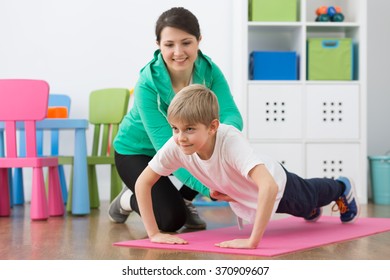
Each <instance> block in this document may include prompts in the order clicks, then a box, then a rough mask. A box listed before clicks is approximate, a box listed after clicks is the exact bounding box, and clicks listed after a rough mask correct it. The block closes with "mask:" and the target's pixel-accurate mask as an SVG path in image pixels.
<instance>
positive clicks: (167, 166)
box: [135, 85, 359, 248]
mask: <svg viewBox="0 0 390 280" xmlns="http://www.w3.org/2000/svg"><path fill="white" fill-rule="evenodd" d="M218 115H219V106H218V102H217V99H216V97H215V95H214V93H213V92H212V91H211V90H209V89H207V88H206V87H204V86H202V85H190V86H188V87H186V88H184V89H183V90H181V91H180V92H178V93H177V94H176V96H175V97H174V99H173V100H172V103H171V104H170V106H169V108H168V121H169V123H170V124H171V126H172V130H173V137H172V138H171V139H170V140H169V141H168V142H167V143H166V144H165V145H164V146H163V147H162V148H161V149H160V150H159V151H158V153H157V154H156V155H155V156H154V158H153V159H152V160H151V161H150V162H149V165H148V166H147V167H146V168H145V170H144V171H143V172H142V173H141V175H140V176H139V178H138V180H137V182H136V184H135V194H136V197H137V200H138V204H139V210H140V213H141V217H142V219H143V222H144V225H145V228H146V231H147V234H148V236H149V238H150V240H151V241H152V242H158V243H170V244H185V243H187V242H186V241H185V240H183V239H182V238H180V237H178V236H175V235H170V234H165V233H161V232H160V231H159V229H158V227H157V224H156V220H155V216H154V213H153V206H152V199H151V189H152V186H153V185H154V183H155V182H156V181H157V180H158V179H159V178H160V176H167V175H169V174H171V173H172V172H173V171H175V170H176V169H178V168H180V167H184V168H186V169H187V170H188V171H189V172H190V173H191V174H192V175H194V176H195V177H196V178H198V179H199V181H201V182H202V183H203V184H204V185H206V186H208V187H209V188H210V195H211V196H212V197H213V198H216V199H222V200H226V201H229V203H230V206H231V208H232V210H233V211H234V212H235V213H236V215H237V216H238V217H240V218H242V219H244V220H246V221H248V222H250V223H253V229H252V232H251V235H250V236H249V237H248V238H247V239H235V240H229V241H224V242H221V243H219V244H216V245H217V246H220V247H229V248H256V247H257V246H258V244H259V242H260V240H261V238H262V236H263V234H264V231H265V229H266V227H267V224H268V222H269V220H270V219H271V216H272V215H273V214H274V213H275V212H277V213H287V214H291V215H294V216H298V217H303V218H304V219H305V220H307V221H309V222H315V221H317V220H318V219H319V218H320V216H321V213H322V209H321V207H322V206H325V205H328V204H329V203H331V202H332V201H336V204H337V205H338V207H339V209H340V219H341V222H343V223H351V222H354V221H355V220H356V219H357V218H358V216H359V205H358V203H357V199H356V196H355V190H354V186H353V183H352V181H351V180H349V179H348V178H345V177H340V178H339V179H337V180H333V179H327V178H314V179H302V178H300V177H299V176H297V175H295V174H293V173H290V172H288V171H287V170H286V169H285V168H284V167H283V166H282V165H281V164H280V163H278V162H277V161H275V160H272V159H270V158H268V157H265V156H257V155H256V154H255V153H254V151H253V150H252V148H251V146H250V145H249V143H248V142H247V140H246V139H245V138H244V137H243V136H242V135H241V134H240V132H239V131H238V130H237V129H235V128H234V127H232V126H228V125H224V124H220V123H219V120H218Z"/></svg>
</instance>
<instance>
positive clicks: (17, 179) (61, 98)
mask: <svg viewBox="0 0 390 280" xmlns="http://www.w3.org/2000/svg"><path fill="white" fill-rule="evenodd" d="M70 105H71V99H70V97H69V96H68V95H65V94H50V95H49V105H48V106H49V107H58V106H60V107H66V109H67V111H68V114H67V115H68V116H69V113H70ZM24 135H25V134H24V133H22V132H20V133H19V141H20V145H19V154H20V155H21V156H25V154H26V150H25V147H26V145H25V142H26V141H25V138H24ZM43 136H44V134H43V131H42V130H37V132H36V137H37V152H38V156H42V155H43V139H44V137H43ZM50 136H51V153H50V154H51V156H58V155H59V131H58V129H52V130H51V135H50ZM0 141H1V139H0ZM0 145H1V142H0ZM0 156H1V153H0ZM62 163H63V162H62ZM58 172H59V176H60V182H61V191H62V197H63V199H64V203H66V202H67V198H68V192H67V184H66V178H65V171H64V166H63V165H62V164H61V165H59V166H58ZM11 190H12V191H11V193H12V202H13V203H12V204H13V205H22V204H24V191H23V171H22V168H15V170H14V174H13V177H12V184H11Z"/></svg>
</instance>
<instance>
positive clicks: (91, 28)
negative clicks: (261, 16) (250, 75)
mask: <svg viewBox="0 0 390 280" xmlns="http://www.w3.org/2000/svg"><path fill="white" fill-rule="evenodd" d="M231 1H232V0H229V1H227V0H212V1H209V0H197V1H193V0H176V1H174V0H154V1H152V0H142V1H131V0H62V1H60V0H34V1H31V0H0V78H37V79H45V80H47V81H48V82H49V84H50V87H51V92H53V93H65V94H68V95H70V96H71V98H72V107H71V117H73V118H88V97H89V93H90V92H91V91H92V90H94V89H99V88H105V87H127V88H131V87H133V85H134V84H135V82H136V81H137V78H138V72H139V70H140V69H141V67H143V66H144V65H145V64H146V63H147V62H148V61H149V60H150V59H151V58H152V55H153V52H154V50H155V49H156V48H157V46H156V43H155V35H154V28H155V22H156V20H157V18H158V16H159V15H160V14H161V13H162V12H163V11H165V10H167V9H169V8H171V7H174V6H183V7H186V8H188V9H189V10H191V11H192V12H193V13H194V14H195V15H196V16H197V17H198V20H199V23H200V27H201V32H202V36H203V40H202V42H201V49H202V51H203V52H204V53H206V54H207V55H209V56H210V57H212V59H213V60H214V61H215V62H216V63H217V64H218V65H219V66H220V67H221V69H222V71H223V72H224V73H225V75H226V77H227V79H228V80H229V82H230V78H231V66H232V65H231V59H230V57H231V52H232V51H231V45H232V44H231V36H230V31H231V29H232V23H231V14H232V7H231V6H232V2H231ZM0 102H1V101H0ZM63 134H64V137H65V138H68V140H67V141H65V142H67V143H70V145H69V146H70V147H61V149H62V152H63V153H68V152H71V151H72V145H73V144H72V143H73V136H72V134H71V133H67V132H65V133H63ZM87 137H88V149H89V150H90V148H91V144H90V141H91V138H92V129H90V130H89V131H88V135H87ZM107 170H108V167H104V166H101V167H99V173H98V174H99V182H101V183H100V186H99V191H100V196H101V199H108V195H109V173H108V171H107ZM67 172H69V170H67ZM25 173H26V175H25V179H26V180H28V178H29V172H28V171H27V172H25ZM26 185H27V183H26ZM25 190H26V198H27V199H29V197H30V189H29V188H28V187H25Z"/></svg>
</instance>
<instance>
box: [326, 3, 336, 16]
mask: <svg viewBox="0 0 390 280" xmlns="http://www.w3.org/2000/svg"><path fill="white" fill-rule="evenodd" d="M327 14H328V16H330V17H333V16H334V15H335V14H336V8H335V7H333V6H330V7H329V8H328V11H327Z"/></svg>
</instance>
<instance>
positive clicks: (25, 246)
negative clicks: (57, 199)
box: [0, 202, 390, 260]
mask: <svg viewBox="0 0 390 280" xmlns="http://www.w3.org/2000/svg"><path fill="white" fill-rule="evenodd" d="M107 208H108V202H102V205H101V207H100V209H94V210H92V213H91V214H90V215H88V216H72V215H67V216H65V217H55V218H50V219H49V220H48V221H34V222H31V221H30V218H29V205H25V206H15V207H14V208H13V210H12V216H11V217H9V218H4V217H3V218H0V244H1V246H0V259H3V260H4V259H11V260H30V259H38V260H48V259H59V260H69V259H71V260H86V259H88V260H102V259H107V260H118V259H119V260H128V259H129V260H152V259H157V260H177V259H179V260H186V259H191V260H211V259H215V260H225V259H227V260H228V259H243V260H248V259H250V260H253V259H279V260H310V259H315V260H320V259H329V260H337V259H346V260H373V259H374V260H389V259H390V250H389V248H390V232H385V233H381V234H376V235H372V236H368V237H364V238H360V239H357V240H353V241H347V242H343V243H338V244H333V245H328V246H323V247H320V248H315V249H312V250H307V251H303V252H298V253H292V254H286V255H282V256H278V257H274V258H264V257H252V256H238V255H227V254H212V253H191V252H179V251H171V250H169V251H168V250H157V249H132V248H126V247H114V246H112V244H113V243H114V242H117V241H124V240H130V239H140V238H145V237H146V233H145V230H144V228H143V225H142V222H141V220H140V218H139V217H138V215H137V214H135V213H133V214H132V215H131V216H130V218H129V220H128V221H127V222H126V223H125V224H114V223H111V222H110V221H109V219H108V217H107ZM198 209H199V212H200V215H201V216H202V217H203V218H204V219H205V220H206V221H207V225H208V229H212V228H219V227H226V226H231V225H234V224H235V217H234V215H232V212H231V211H230V209H229V208H226V207H198ZM328 211H329V212H328ZM324 214H326V215H330V209H326V210H325V213H324ZM361 216H362V217H381V218H390V206H381V205H374V204H368V205H363V206H362V211H361ZM276 218H278V217H276ZM279 218H280V216H279Z"/></svg>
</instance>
